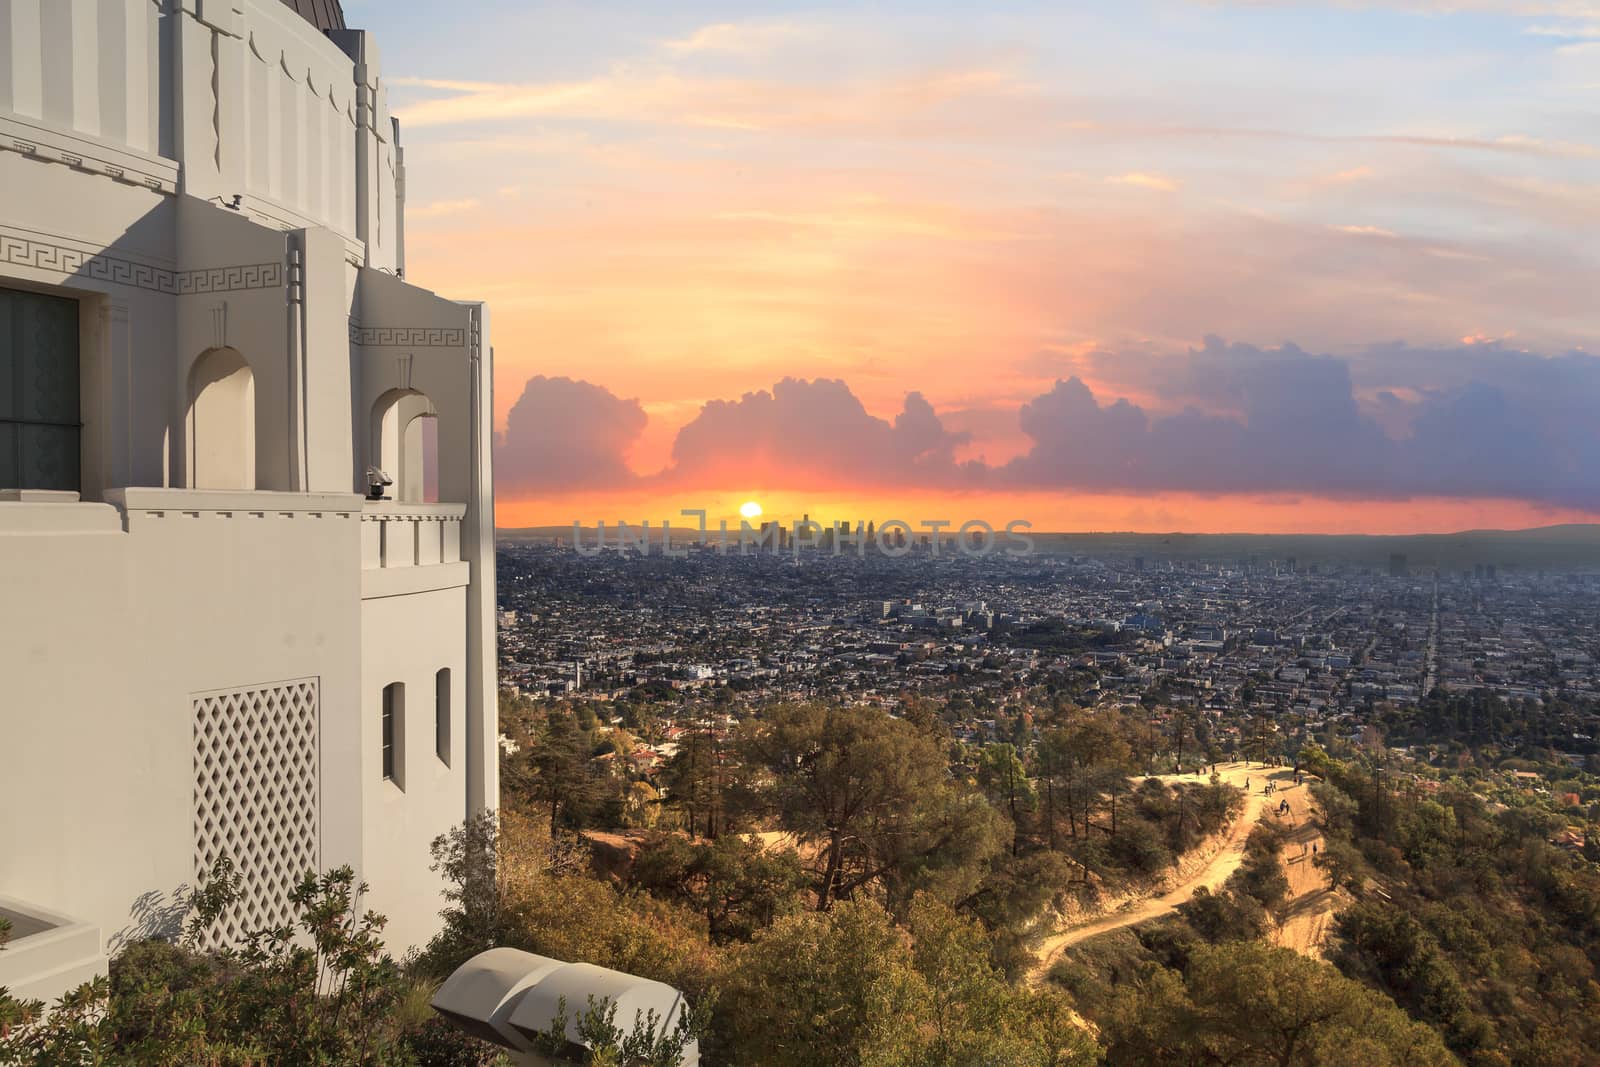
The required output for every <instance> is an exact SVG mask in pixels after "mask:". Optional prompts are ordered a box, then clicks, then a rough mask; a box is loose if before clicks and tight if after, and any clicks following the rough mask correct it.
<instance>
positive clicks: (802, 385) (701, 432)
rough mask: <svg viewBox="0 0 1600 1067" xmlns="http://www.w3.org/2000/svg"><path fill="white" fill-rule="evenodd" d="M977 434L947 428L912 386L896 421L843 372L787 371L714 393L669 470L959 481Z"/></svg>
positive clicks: (713, 477) (825, 480) (739, 478)
mask: <svg viewBox="0 0 1600 1067" xmlns="http://www.w3.org/2000/svg"><path fill="white" fill-rule="evenodd" d="M967 440H968V435H967V434H964V433H954V432H951V431H949V430H947V429H945V427H944V424H943V423H942V422H941V421H940V419H939V417H938V416H937V415H936V414H934V410H933V405H931V404H929V403H928V401H927V400H926V399H925V398H924V397H923V396H922V394H921V393H910V394H908V395H907V396H906V398H905V403H904V406H903V408H902V410H901V411H900V413H899V414H898V415H896V416H895V419H894V421H893V422H892V423H891V422H889V421H887V420H884V419H881V418H878V417H877V416H875V415H872V414H870V413H868V411H867V409H866V408H865V407H864V406H863V405H862V403H861V401H860V400H859V399H858V398H857V397H856V395H855V394H854V393H853V392H851V391H850V387H849V386H847V385H846V384H845V383H844V382H842V381H837V380H833V379H827V378H818V379H816V380H814V381H806V380H804V379H800V378H785V379H783V380H782V381H780V382H778V383H777V384H776V385H774V386H773V387H772V390H771V391H770V392H769V391H767V390H765V389H763V390H760V391H757V392H753V393H746V394H745V395H744V396H742V397H740V398H739V399H738V400H713V401H711V402H710V403H708V404H706V405H705V406H704V407H703V408H701V410H700V414H699V415H697V416H696V417H695V418H694V420H693V421H691V422H690V423H689V424H688V425H687V426H685V427H684V428H683V429H682V430H680V431H679V432H678V437H677V440H676V442H675V443H674V444H673V448H672V458H673V466H672V468H671V470H670V472H669V475H668V476H669V477H670V478H672V479H673V480H676V481H682V482H685V483H692V484H700V485H706V484H729V483H740V482H747V481H750V480H753V479H759V480H770V479H773V478H777V479H779V480H781V481H782V483H783V484H784V485H788V486H797V487H798V486H825V485H831V484H839V483H841V482H842V483H847V484H853V485H930V484H945V485H947V484H951V483H952V482H953V481H954V480H955V479H956V478H957V477H958V476H959V471H958V466H957V464H956V461H955V458H954V454H955V450H956V448H957V447H958V446H960V445H963V444H965V443H966V442H967Z"/></svg>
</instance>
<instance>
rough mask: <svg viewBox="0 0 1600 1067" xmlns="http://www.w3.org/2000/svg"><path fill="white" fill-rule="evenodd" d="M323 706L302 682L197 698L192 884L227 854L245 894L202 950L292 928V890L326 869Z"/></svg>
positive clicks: (313, 686)
mask: <svg viewBox="0 0 1600 1067" xmlns="http://www.w3.org/2000/svg"><path fill="white" fill-rule="evenodd" d="M317 697H318V690H317V679H315V678H302V679H299V680H297V681H292V682H278V683H275V684H272V685H267V686H262V687H259V688H255V689H233V690H222V691H218V692H212V693H200V694H196V695H195V696H194V698H193V701H194V869H195V876H196V878H197V879H199V880H202V881H203V880H204V878H205V877H206V875H207V874H208V873H209V872H210V870H211V865H212V864H213V863H214V862H215V861H216V860H217V858H218V857H219V856H221V855H223V854H224V853H226V854H227V856H228V857H229V858H230V859H231V860H233V865H234V870H235V873H236V874H237V876H238V879H239V887H240V896H239V900H238V902H237V903H236V904H235V905H234V906H233V907H231V908H229V909H228V910H227V912H226V913H225V914H224V915H223V916H222V918H221V919H220V920H219V921H218V922H217V923H216V924H215V925H214V926H213V927H212V928H211V930H210V931H209V932H208V933H207V934H206V935H204V936H203V937H202V939H201V940H202V947H204V948H220V947H223V946H226V945H237V944H238V943H239V942H240V941H242V940H243V939H244V936H245V935H246V934H249V933H254V932H256V931H258V930H263V929H266V928H268V927H275V926H281V925H288V924H289V923H290V922H291V921H292V919H293V909H292V908H291V907H290V906H289V900H288V896H289V890H290V889H291V888H293V886H294V884H295V883H296V882H298V881H299V880H300V879H301V878H303V877H304V876H305V875H306V874H308V873H311V872H315V871H318V870H320V865H319V863H318V840H319V836H320V835H319V833H318V825H317V819H318V811H319V810H320V806H319V804H318V801H317V781H318V771H317V747H318V745H317V734H318V723H317V716H318V699H317Z"/></svg>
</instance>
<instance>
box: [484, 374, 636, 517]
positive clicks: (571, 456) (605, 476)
mask: <svg viewBox="0 0 1600 1067" xmlns="http://www.w3.org/2000/svg"><path fill="white" fill-rule="evenodd" d="M645 422H646V416H645V413H644V408H642V407H641V406H640V405H639V402H638V401H637V400H623V399H621V398H620V397H618V396H616V395H615V394H613V393H612V392H611V391H610V390H608V389H605V388H602V387H601V386H598V385H592V384H590V383H589V382H582V381H574V380H573V379H571V378H546V377H545V376H544V375H542V374H541V375H537V376H535V377H533V378H529V379H528V382H527V384H526V385H525V386H523V389H522V395H521V396H520V397H518V398H517V402H516V403H515V404H514V405H512V407H511V411H510V413H509V414H508V415H507V417H506V429H505V432H504V433H502V434H501V435H500V437H499V440H498V442H497V447H496V449H495V457H494V464H495V481H496V484H497V485H498V486H499V487H500V488H501V489H502V491H508V492H509V493H510V494H513V495H515V494H534V493H539V492H542V491H563V490H571V489H605V488H614V487H618V486H624V485H628V484H630V483H633V482H635V481H637V477H636V475H635V474H634V473H633V471H632V470H630V469H629V467H628V463H627V460H626V458H625V456H626V453H627V449H628V447H629V445H631V444H632V443H633V442H634V440H635V439H636V438H638V436H639V434H640V433H641V432H642V431H643V430H644V427H645Z"/></svg>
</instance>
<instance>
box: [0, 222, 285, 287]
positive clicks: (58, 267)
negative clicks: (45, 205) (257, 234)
mask: <svg viewBox="0 0 1600 1067" xmlns="http://www.w3.org/2000/svg"><path fill="white" fill-rule="evenodd" d="M0 263H9V264H13V265H15V266H20V267H33V268H34V269H36V270H46V271H55V272H56V273H59V274H66V275H69V276H74V277H85V278H93V279H95V280H96V281H102V282H109V283H111V284H112V285H125V286H127V287H129V288H131V289H148V290H149V291H151V292H154V293H164V294H166V295H168V296H188V295H191V294H195V293H232V292H239V291H241V290H246V289H278V288H282V286H283V264H282V263H245V264H240V265H238V266H231V267H203V268H201V269H199V270H168V269H166V268H165V267H155V266H151V265H150V264H148V263H138V262H135V261H134V260H131V259H122V258H120V257H118V256H111V255H106V254H104V253H94V252H88V251H85V250H84V249H81V248H73V247H71V246H69V245H63V244H56V243H55V242H53V241H41V240H37V239H35V238H31V237H22V236H19V235H17V234H10V233H0Z"/></svg>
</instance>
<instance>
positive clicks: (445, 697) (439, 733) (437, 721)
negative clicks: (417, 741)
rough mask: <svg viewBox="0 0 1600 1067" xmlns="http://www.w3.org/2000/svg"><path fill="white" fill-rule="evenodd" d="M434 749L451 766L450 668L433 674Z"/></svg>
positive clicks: (446, 764) (441, 759) (440, 758)
mask: <svg viewBox="0 0 1600 1067" xmlns="http://www.w3.org/2000/svg"><path fill="white" fill-rule="evenodd" d="M433 751H434V752H435V753H436V754H437V755H438V757H439V760H440V762H442V763H443V764H444V765H445V766H446V767H448V766H450V668H449V667H445V668H444V669H442V670H440V671H439V672H438V673H437V674H435V675H434V676H433Z"/></svg>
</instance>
